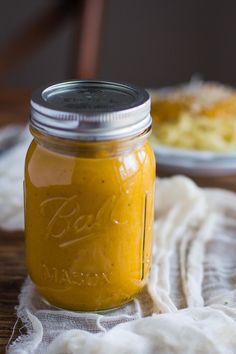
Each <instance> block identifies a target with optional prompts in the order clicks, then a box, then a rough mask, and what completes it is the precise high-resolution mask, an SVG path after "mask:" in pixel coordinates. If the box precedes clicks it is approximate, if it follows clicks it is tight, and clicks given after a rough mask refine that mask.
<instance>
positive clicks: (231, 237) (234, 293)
mask: <svg viewBox="0 0 236 354" xmlns="http://www.w3.org/2000/svg"><path fill="white" fill-rule="evenodd" d="M28 143H29V137H26V138H25V140H24V141H23V142H21V143H20V144H19V145H18V146H17V147H16V148H13V149H12V151H11V152H9V153H8V154H7V155H4V156H3V157H2V158H1V159H0V184H1V188H0V208H1V214H0V225H1V226H2V227H5V228H7V229H15V228H22V227H23V226H22V225H23V205H22V204H23V203H22V179H23V160H24V155H25V151H26V147H27V145H28ZM156 191H157V193H156V203H155V224H154V242H153V263H152V270H151V274H150V277H149V281H148V284H147V287H146V288H145V289H144V290H143V291H142V293H141V294H140V295H139V296H138V297H137V298H136V299H135V300H134V301H132V302H130V303H129V304H127V305H125V306H123V307H122V308H120V309H118V310H115V311H111V312H107V313H103V314H102V313H99V314H95V313H79V312H77V313H76V312H70V311H62V310H58V309H56V308H52V307H50V306H47V305H45V304H44V303H42V301H41V300H40V298H39V297H38V295H37V293H36V292H35V289H34V286H33V284H32V283H31V281H30V280H29V279H28V280H26V282H25V284H24V285H23V288H22V292H21V294H20V298H19V302H20V303H19V306H18V310H17V314H18V318H20V319H21V320H22V321H23V323H24V325H25V327H26V329H27V335H21V336H20V337H18V339H17V340H16V341H15V342H13V343H12V344H11V345H10V346H9V347H8V353H9V354H28V353H31V354H36V353H37V354H41V353H43V354H54V353H56V354H80V353H81V354H95V353H96V354H103V353H104V354H105V353H106V354H107V353H109V354H118V353H119V354H133V353H134V354H152V353H162V354H170V353H176V354H177V353H181V354H182V353H190V354H192V353H196V354H197V353H198V354H200V353H206V354H207V353H209V354H210V353H211V354H212V353H217V354H218V353H222V354H233V353H236V195H235V194H234V193H232V192H228V191H224V190H217V189H205V190H204V189H201V188H198V187H197V186H196V185H195V184H194V183H193V182H192V181H191V180H190V179H188V178H185V177H183V176H176V177H172V178H169V179H162V180H157V186H156Z"/></svg>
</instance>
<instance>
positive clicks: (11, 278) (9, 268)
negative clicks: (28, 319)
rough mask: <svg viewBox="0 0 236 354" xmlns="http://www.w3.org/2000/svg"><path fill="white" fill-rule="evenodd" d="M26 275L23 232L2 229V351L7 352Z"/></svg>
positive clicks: (0, 341)
mask: <svg viewBox="0 0 236 354" xmlns="http://www.w3.org/2000/svg"><path fill="white" fill-rule="evenodd" d="M25 276H26V269H25V261H24V237H23V232H5V231H3V230H0V353H5V347H6V344H7V343H8V340H9V338H10V336H11V333H12V329H13V327H14V324H15V321H16V311H15V306H16V305H17V303H18V295H19V292H20V288H21V285H22V282H23V281H24V278H25ZM19 326H20V324H19ZM15 335H17V330H16V334H15Z"/></svg>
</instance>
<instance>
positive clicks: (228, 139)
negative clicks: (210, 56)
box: [151, 82, 236, 153]
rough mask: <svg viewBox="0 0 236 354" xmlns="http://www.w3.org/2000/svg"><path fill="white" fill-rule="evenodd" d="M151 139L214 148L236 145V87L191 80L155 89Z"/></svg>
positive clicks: (183, 146)
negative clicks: (174, 85) (182, 83)
mask: <svg viewBox="0 0 236 354" xmlns="http://www.w3.org/2000/svg"><path fill="white" fill-rule="evenodd" d="M151 95H152V108H151V113H152V117H153V133H152V137H151V140H152V142H154V143H158V144H161V145H166V146H171V147H176V148H181V149H191V150H207V151H213V152H219V153H220V152H229V151H233V150H235V149H236V90H235V89H234V88H232V87H229V86H225V85H222V84H218V83H215V82H192V83H191V82H190V83H189V84H185V85H180V86H176V87H172V88H166V89H162V90H157V91H153V92H152V93H151Z"/></svg>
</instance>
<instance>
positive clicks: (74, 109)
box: [30, 80, 152, 140]
mask: <svg viewBox="0 0 236 354" xmlns="http://www.w3.org/2000/svg"><path fill="white" fill-rule="evenodd" d="M104 85H105V86H104ZM62 87H63V92H62V91H61V88H62ZM94 87H96V89H94ZM66 88H67V90H66ZM46 91H47V92H49V93H51V96H50V97H49V96H47V97H49V100H48V101H47V100H45V97H44V96H45V92H46ZM129 91H130V92H131V93H130V94H129ZM58 92H59V93H58ZM127 92H128V93H127ZM65 102H66V103H67V102H72V103H71V104H70V107H69V108H70V109H68V107H67V105H66V104H65ZM151 123H152V120H151V116H150V96H149V94H148V92H147V91H146V90H144V89H142V88H138V87H136V86H134V85H129V84H124V83H115V82H109V81H98V80H81V81H80V80H73V81H64V82H61V83H57V84H54V85H50V86H47V87H44V88H41V89H38V90H36V91H35V92H34V93H33V95H32V99H31V116H30V125H31V126H32V127H33V128H35V129H37V130H39V131H41V132H43V133H45V134H48V135H52V136H58V137H59V136H60V137H63V138H67V139H74V138H77V139H80V140H111V139H114V138H116V139H119V138H124V137H126V136H127V137H128V136H132V135H138V134H140V133H141V132H142V131H144V130H146V129H147V128H149V127H150V126H151Z"/></svg>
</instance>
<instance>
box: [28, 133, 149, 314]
mask: <svg viewBox="0 0 236 354" xmlns="http://www.w3.org/2000/svg"><path fill="white" fill-rule="evenodd" d="M154 180H155V160H154V156H153V152H152V149H151V147H150V145H149V143H148V142H146V143H145V144H144V145H142V146H141V147H138V148H136V150H135V151H131V152H124V153H122V154H118V156H113V157H109V156H107V154H105V155H104V157H102V156H100V157H99V156H98V157H96V158H94V156H93V157H91V158H90V157H89V156H87V155H86V156H84V157H77V156H75V155H73V154H69V153H65V152H64V153H63V152H58V151H57V152H56V151H53V150H50V149H48V148H45V147H43V146H42V145H40V144H38V143H36V142H35V140H34V141H33V142H32V144H31V146H30V148H29V151H28V154H27V158H26V170H25V192H26V193H25V207H26V250H27V263H28V269H29V273H30V276H31V278H32V280H33V282H34V283H35V284H36V286H37V289H38V291H39V293H40V294H41V295H42V296H43V297H44V298H45V299H46V300H47V301H49V302H50V303H51V304H53V305H55V306H58V307H62V308H66V309H72V310H102V309H109V308H114V307H117V306H119V305H121V304H122V303H125V302H127V301H129V300H130V299H131V298H132V297H133V296H134V295H135V294H137V293H138V292H139V291H140V290H141V288H142V287H143V286H144V284H145V281H146V277H147V275H148V271H149V267H150V263H151V243H152V222H153V192H154Z"/></svg>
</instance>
